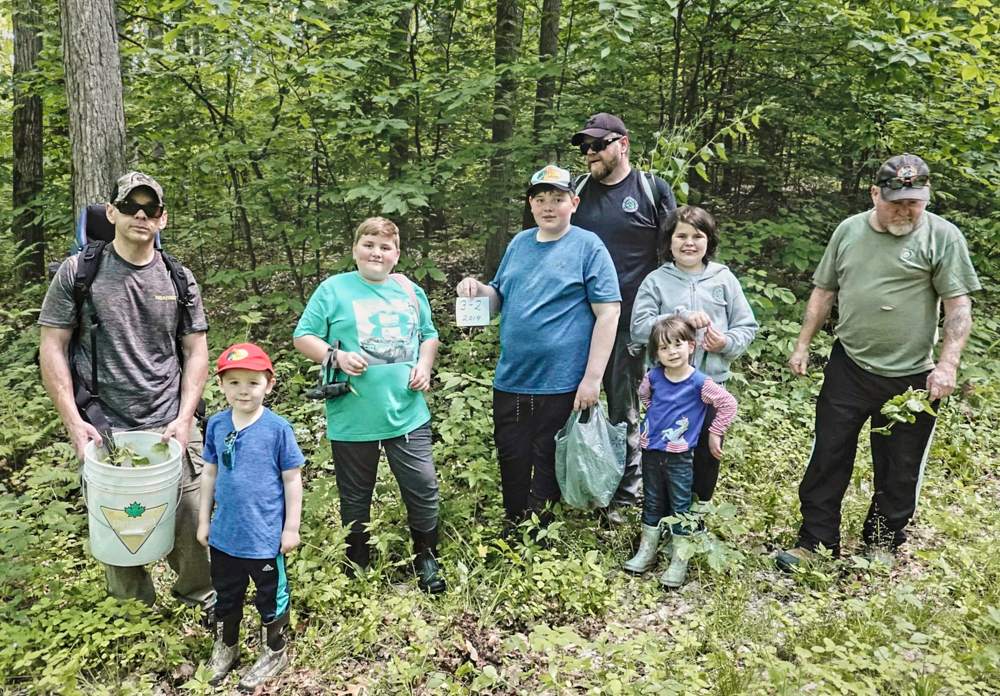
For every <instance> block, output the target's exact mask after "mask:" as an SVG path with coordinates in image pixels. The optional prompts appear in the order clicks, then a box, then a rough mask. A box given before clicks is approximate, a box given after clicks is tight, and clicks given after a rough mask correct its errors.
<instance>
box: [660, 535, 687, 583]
mask: <svg viewBox="0 0 1000 696" xmlns="http://www.w3.org/2000/svg"><path fill="white" fill-rule="evenodd" d="M677 547H678V544H674V545H673V548H672V550H671V554H670V565H669V566H667V569H666V570H665V571H663V575H661V576H660V584H661V585H663V586H664V587H666V588H668V589H671V590H676V589H677V588H679V587H680V586H681V585H683V584H684V581H685V580H686V579H687V572H688V559H687V558H681V554H680V551H679V549H678V548H677Z"/></svg>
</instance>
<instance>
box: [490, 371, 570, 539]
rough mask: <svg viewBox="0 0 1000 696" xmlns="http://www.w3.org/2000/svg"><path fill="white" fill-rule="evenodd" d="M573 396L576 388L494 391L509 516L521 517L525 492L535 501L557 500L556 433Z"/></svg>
mask: <svg viewBox="0 0 1000 696" xmlns="http://www.w3.org/2000/svg"><path fill="white" fill-rule="evenodd" d="M575 398H576V392H575V391H571V392H567V393H565V394H512V393H510V392H504V391H500V390H499V389H494V390H493V441H494V442H495V443H496V446H497V458H498V459H499V461H500V485H501V489H502V491H503V507H504V512H505V514H506V517H507V519H508V520H509V521H511V522H514V523H517V522H520V521H521V520H522V519H523V518H524V515H525V511H526V510H528V507H529V500H528V499H529V494H530V496H531V497H532V498H534V504H535V505H538V504H540V503H544V502H555V501H557V500H559V497H560V493H559V484H558V483H557V482H556V440H555V437H556V433H557V432H559V429H560V428H562V427H563V426H564V425H565V424H566V420H567V419H568V418H569V414H570V413H572V411H573V400H574V399H575Z"/></svg>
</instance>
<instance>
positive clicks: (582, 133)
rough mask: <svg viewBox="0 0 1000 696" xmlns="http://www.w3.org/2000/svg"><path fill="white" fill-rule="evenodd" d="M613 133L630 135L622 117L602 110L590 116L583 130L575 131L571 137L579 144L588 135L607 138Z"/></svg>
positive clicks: (572, 140)
mask: <svg viewBox="0 0 1000 696" xmlns="http://www.w3.org/2000/svg"><path fill="white" fill-rule="evenodd" d="M611 133H618V134H619V135H628V129H627V128H625V123H624V121H622V120H621V119H620V118H618V117H617V116H615V115H614V114H606V113H604V112H603V111H602V112H601V113H599V114H594V115H593V116H591V117H590V118H588V119H587V122H586V123H585V124H583V130H579V131H577V132H576V133H574V134H573V137H572V138H571V139H570V143H571V144H573V145H579V144H580V143H582V142H583V139H584V138H585V137H587V136H588V135H589V136H591V137H592V138H605V137H607V136H608V135H610V134H611Z"/></svg>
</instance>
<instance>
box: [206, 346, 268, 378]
mask: <svg viewBox="0 0 1000 696" xmlns="http://www.w3.org/2000/svg"><path fill="white" fill-rule="evenodd" d="M235 368H240V369H242V370H257V371H258V372H270V373H271V374H272V375H273V374H274V366H273V365H271V358H269V357H267V353H265V352H264V350H263V349H262V348H261V347H260V346H257V345H254V344H253V343H234V344H233V345H231V346H229V347H228V348H226V349H225V350H224V351H222V355H220V356H219V359H218V360H216V361H215V374H217V375H218V374H222V373H223V372H225V371H226V370H232V369H235Z"/></svg>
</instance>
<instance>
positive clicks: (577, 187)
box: [573, 173, 590, 196]
mask: <svg viewBox="0 0 1000 696" xmlns="http://www.w3.org/2000/svg"><path fill="white" fill-rule="evenodd" d="M588 181H590V174H589V173H587V174H581V175H580V176H578V177H577V178H576V181H574V182H573V193H575V194H576V195H577V196H579V195H580V191H582V190H583V187H584V186H586V185H587V182H588Z"/></svg>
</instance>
